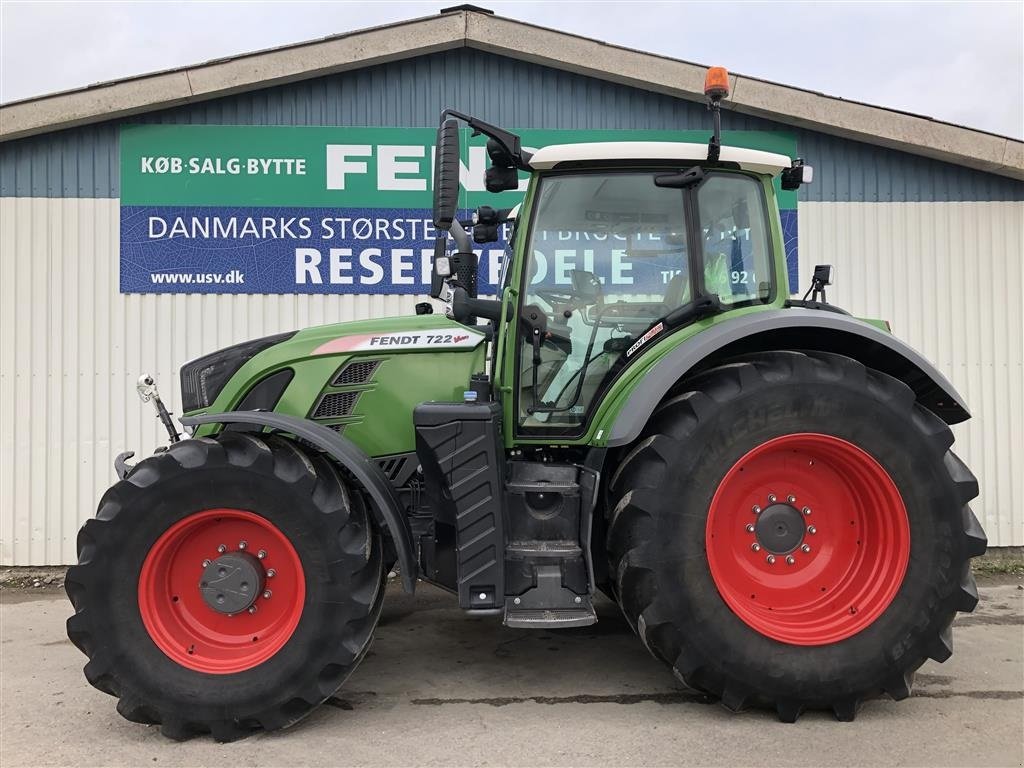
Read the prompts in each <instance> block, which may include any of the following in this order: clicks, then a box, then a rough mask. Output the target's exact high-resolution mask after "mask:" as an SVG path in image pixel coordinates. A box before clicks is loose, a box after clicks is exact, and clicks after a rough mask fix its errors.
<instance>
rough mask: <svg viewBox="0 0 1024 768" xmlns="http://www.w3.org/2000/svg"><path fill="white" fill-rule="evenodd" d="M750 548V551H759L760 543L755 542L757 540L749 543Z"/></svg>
mask: <svg viewBox="0 0 1024 768" xmlns="http://www.w3.org/2000/svg"><path fill="white" fill-rule="evenodd" d="M750 549H751V551H753V552H760V551H761V545H760V544H758V543H757V542H756V541H755V542H754V543H753V544H751V545H750Z"/></svg>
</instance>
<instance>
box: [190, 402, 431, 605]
mask: <svg viewBox="0 0 1024 768" xmlns="http://www.w3.org/2000/svg"><path fill="white" fill-rule="evenodd" d="M180 421H181V423H182V424H184V425H185V426H186V427H194V426H198V425H200V424H253V425H257V426H261V427H269V428H270V429H273V430H277V431H278V432H284V433H287V434H290V435H295V436H296V437H299V438H302V439H303V440H305V441H307V442H309V443H312V444H313V445H315V446H316V447H317V448H319V449H320V450H322V451H324V453H326V454H327V455H329V456H330V457H331V458H333V459H334V460H335V461H337V462H338V463H339V464H340V465H341V466H342V467H344V468H345V469H346V470H348V472H350V473H351V474H352V476H353V477H354V478H355V479H356V481H358V482H359V484H360V485H361V486H362V488H363V490H364V491H366V493H367V495H368V496H369V497H370V502H371V504H370V506H371V508H372V509H373V514H374V517H375V518H376V520H377V523H378V524H379V525H380V526H381V527H382V528H384V529H385V530H387V532H388V533H389V534H391V539H392V541H394V544H395V553H396V554H397V555H398V564H399V566H400V569H401V572H402V586H404V587H405V591H406V592H410V593H411V592H413V591H415V589H416V579H417V576H418V574H419V568H418V566H417V564H416V558H415V556H414V552H415V548H414V546H413V540H412V532H411V531H410V530H409V525H408V522H407V520H406V517H405V514H404V512H403V509H402V504H401V502H400V501H399V499H398V496H397V495H396V494H395V490H394V488H393V487H392V486H391V483H390V482H389V481H388V478H387V476H386V475H385V474H384V472H383V471H382V470H381V468H380V467H379V466H377V464H375V463H374V462H372V461H370V459H369V457H368V456H367V455H366V454H365V453H363V451H362V450H360V448H359V446H357V445H356V444H355V443H353V442H352V441H351V440H349V439H348V438H346V437H344V436H343V435H339V434H338V433H337V432H335V431H334V430H333V429H328V428H327V427H325V426H323V425H322V424H316V423H314V422H311V421H309V420H308V419H302V418H298V417H295V416H286V415H284V414H280V413H270V412H267V411H231V412H229V413H204V414H199V415H197V416H183V417H182V418H181V419H180Z"/></svg>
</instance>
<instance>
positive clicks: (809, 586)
mask: <svg viewBox="0 0 1024 768" xmlns="http://www.w3.org/2000/svg"><path fill="white" fill-rule="evenodd" d="M797 528H799V530H798V531H797ZM797 535H798V540H796V539H795V538H794V537H796V536H797ZM795 540H796V544H795V547H793V548H792V549H791V548H790V547H791V546H793V543H794V541H795ZM705 545H706V547H707V555H708V565H709V567H710V570H711V576H712V578H713V579H714V582H715V586H716V587H717V588H718V591H719V594H721V596H722V598H723V599H724V600H725V602H726V603H727V604H728V605H729V607H730V608H731V609H732V610H733V612H734V613H735V614H736V615H737V616H739V617H740V618H741V619H742V620H743V621H744V622H745V623H746V624H747V625H748V626H750V627H752V628H753V629H755V630H757V631H758V632H760V633H761V634H763V635H767V636H768V637H771V638H773V639H775V640H779V641H781V642H784V643H791V644H794V645H826V644H828V643H835V642H839V641H840V640H844V639H846V638H848V637H851V636H853V635H855V634H857V633H858V632H860V631H862V630H863V629H865V628H866V627H868V626H870V625H871V624H872V623H873V622H874V621H875V620H876V619H877V618H878V617H879V616H881V615H882V613H883V612H884V611H885V609H886V608H888V607H889V604H890V603H891V602H892V599H893V598H894V597H895V596H896V593H897V591H899V588H900V585H901V584H902V583H903V576H904V574H905V573H906V570H907V562H908V561H909V559H910V526H909V523H908V521H907V510H906V507H905V506H904V504H903V499H902V498H901V497H900V494H899V491H898V490H897V488H896V484H895V483H894V482H893V481H892V478H891V477H889V474H888V472H886V471H885V470H884V469H883V468H882V466H881V465H880V464H879V463H878V462H877V461H876V460H875V459H874V458H872V457H871V456H870V455H868V454H867V453H865V452H864V451H863V450H861V449H860V448H858V447H857V446H855V445H853V444H852V443H849V442H847V441H845V440H841V439H839V438H837V437H831V436H829V435H822V434H814V433H803V434H793V435H784V436H782V437H777V438H775V439H773V440H769V441H768V442H766V443H763V444H762V445H759V446H758V447H756V448H754V449H753V450H752V451H750V452H749V453H747V454H746V455H745V456H744V457H743V458H741V459H740V460H739V461H738V462H736V464H734V465H733V466H732V468H731V469H730V470H729V471H728V472H727V473H726V475H725V477H724V478H723V479H722V482H721V484H720V485H719V487H718V491H717V492H716V493H715V496H714V498H713V499H712V501H711V508H710V510H709V512H708V521H707V529H706V535H705Z"/></svg>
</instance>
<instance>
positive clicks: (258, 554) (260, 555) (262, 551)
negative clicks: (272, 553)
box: [256, 549, 267, 560]
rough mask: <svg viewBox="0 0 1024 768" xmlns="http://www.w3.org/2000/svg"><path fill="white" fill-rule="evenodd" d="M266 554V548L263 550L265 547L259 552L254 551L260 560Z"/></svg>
mask: <svg viewBox="0 0 1024 768" xmlns="http://www.w3.org/2000/svg"><path fill="white" fill-rule="evenodd" d="M266 556H267V550H265V549H261V550H260V551H259V552H257V553H256V557H258V558H259V559H260V560H262V559H263V558H264V557H266Z"/></svg>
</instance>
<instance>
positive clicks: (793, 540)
mask: <svg viewBox="0 0 1024 768" xmlns="http://www.w3.org/2000/svg"><path fill="white" fill-rule="evenodd" d="M754 534H755V536H756V537H757V543H758V544H760V545H761V546H762V547H764V549H765V551H767V552H771V553H772V554H775V555H788V554H789V553H790V552H793V551H795V550H796V549H797V547H799V546H800V544H801V543H802V542H803V540H804V519H803V515H801V514H800V510H799V509H797V508H796V507H794V506H792V505H790V504H772V505H771V506H769V507H766V508H765V509H764V511H762V512H761V514H760V515H758V517H757V522H756V523H755V524H754Z"/></svg>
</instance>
